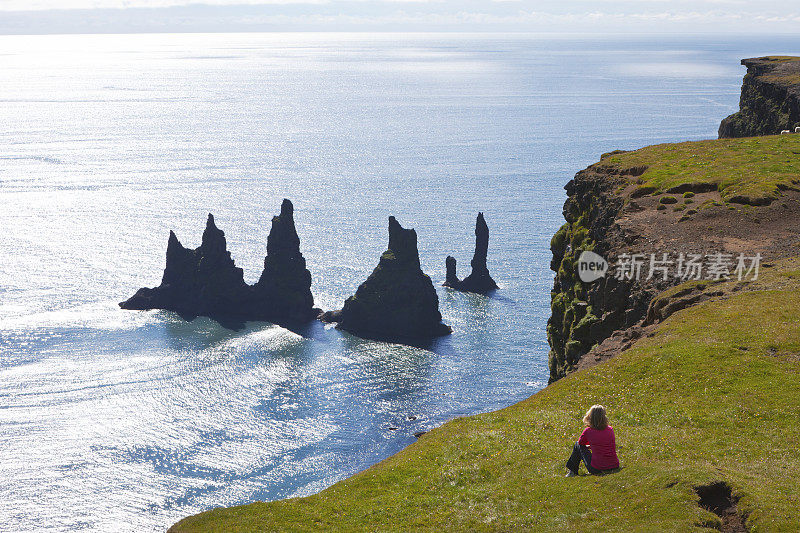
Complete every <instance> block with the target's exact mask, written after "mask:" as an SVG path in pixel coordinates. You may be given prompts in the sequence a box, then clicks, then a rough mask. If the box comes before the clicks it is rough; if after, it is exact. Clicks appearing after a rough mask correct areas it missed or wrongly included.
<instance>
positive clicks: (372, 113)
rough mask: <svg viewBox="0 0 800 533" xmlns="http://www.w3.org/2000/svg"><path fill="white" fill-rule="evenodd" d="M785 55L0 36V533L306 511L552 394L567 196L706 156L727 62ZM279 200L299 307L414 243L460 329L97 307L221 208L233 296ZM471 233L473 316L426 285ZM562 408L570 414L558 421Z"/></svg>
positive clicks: (746, 49) (333, 39) (321, 39)
mask: <svg viewBox="0 0 800 533" xmlns="http://www.w3.org/2000/svg"><path fill="white" fill-rule="evenodd" d="M793 52H794V53H797V52H800V40H798V39H796V38H788V37H780V36H778V37H771V38H769V39H768V38H756V37H753V38H732V37H716V38H715V37H686V36H683V37H658V38H656V37H641V36H640V37H615V36H576V35H518V36H515V35H511V36H498V35H455V34H447V35H400V34H214V35H191V34H188V35H116V36H114V35H97V36H31V37H27V36H15V37H0V101H1V103H0V235H2V236H1V237H0V258H2V259H1V260H2V269H0V479H2V480H3V482H2V483H0V501H2V502H3V504H2V505H0V524H2V525H3V527H2V528H0V529H3V530H5V528H8V530H9V531H12V530H13V531H32V530H42V529H47V530H50V531H74V530H93V531H112V530H113V531H159V530H163V529H165V528H166V527H168V526H169V525H170V524H172V523H173V522H175V521H177V520H178V519H180V518H182V517H184V516H186V515H189V514H192V513H196V512H199V511H203V510H206V509H209V508H212V507H214V506H219V505H225V506H229V505H237V504H243V503H247V502H251V501H255V500H273V499H278V498H285V497H288V496H297V495H304V494H309V493H312V492H315V491H319V490H321V489H323V488H325V487H326V486H329V485H331V484H332V483H335V482H336V481H338V480H341V479H343V478H345V477H347V476H349V475H351V474H353V473H355V472H358V471H360V470H363V469H364V468H366V467H368V466H370V465H372V464H374V463H376V462H378V461H379V460H381V459H383V458H385V457H387V456H389V455H391V454H392V453H394V452H397V451H398V450H400V449H401V448H403V447H404V446H407V445H409V444H411V443H412V442H414V440H415V438H414V436H413V435H414V433H415V432H419V431H425V430H428V429H430V428H434V427H436V426H439V425H441V424H443V423H444V422H446V421H447V420H449V419H452V418H454V417H458V416H464V415H469V414H473V413H478V412H484V411H489V410H493V409H498V408H501V407H503V406H507V405H509V404H511V403H514V402H516V401H518V400H521V399H523V398H526V397H528V396H529V395H531V394H533V393H534V392H536V391H537V390H539V389H541V388H542V387H544V386H545V385H546V383H547V378H548V369H547V353H548V346H547V338H546V331H545V326H546V322H547V318H548V316H549V314H550V312H549V299H550V288H551V285H552V273H551V272H550V270H549V263H550V250H549V242H550V237H551V236H552V234H553V233H554V232H555V231H556V229H558V227H559V226H560V225H561V224H562V222H563V220H562V215H561V206H562V203H563V201H564V198H565V196H564V191H563V186H564V184H565V183H566V182H567V181H568V180H569V179H570V178H571V176H572V175H573V174H574V173H575V172H577V171H578V170H580V169H582V168H584V167H585V166H587V165H588V164H591V163H593V162H595V161H597V160H598V159H599V156H600V154H602V153H603V152H608V151H611V150H614V149H633V148H637V147H640V146H643V145H647V144H652V143H660V142H673V141H683V140H692V139H706V138H714V137H715V136H716V129H717V126H718V124H719V121H720V119H722V118H723V117H724V116H726V115H728V114H729V113H731V112H733V111H734V110H735V109H736V108H737V103H738V93H739V87H740V83H741V77H742V75H743V73H744V69H743V68H742V67H741V66H740V65H739V63H738V61H739V59H740V58H742V57H749V56H756V55H762V54H768V53H793ZM283 198H290V199H291V200H292V201H293V202H294V205H295V219H296V222H297V230H298V233H299V235H300V239H301V249H302V252H303V254H304V255H305V257H306V259H307V261H308V268H309V269H310V270H311V273H312V276H313V287H312V290H313V292H314V296H315V298H316V303H317V305H319V306H320V307H322V308H324V309H338V308H340V307H341V305H342V302H343V301H344V299H345V298H346V297H348V296H349V295H350V294H352V293H353V292H354V291H355V289H356V287H357V286H358V284H359V283H360V282H361V281H363V280H364V279H365V278H366V277H367V276H368V275H369V273H370V272H371V270H372V268H374V266H375V265H376V264H377V261H378V258H379V255H380V254H381V252H382V251H383V250H384V249H385V248H386V244H387V217H388V216H389V215H394V216H396V217H397V218H398V220H399V221H400V222H401V224H403V225H404V226H405V227H413V228H415V229H416V231H417V234H418V237H419V251H420V259H421V263H422V268H423V269H424V271H425V272H426V273H428V274H430V276H431V279H432V280H433V282H434V284H435V285H436V286H437V290H438V292H439V299H440V309H441V312H442V315H443V316H444V320H445V322H446V323H448V324H450V325H451V326H452V327H453V334H452V336H450V337H447V338H443V339H441V340H440V341H438V342H436V343H435V344H434V345H433V346H432V347H431V349H430V350H422V349H418V348H412V347H408V346H401V345H395V344H386V343H381V342H372V341H366V340H362V339H359V338H356V337H353V336H351V335H348V334H346V333H342V332H340V331H338V330H336V329H331V328H329V327H326V326H323V325H321V324H319V325H316V326H314V327H313V328H312V329H311V331H310V332H309V334H308V335H307V336H305V337H302V336H299V335H297V334H295V333H292V332H290V331H287V330H285V329H283V328H280V327H277V326H274V325H270V324H265V323H248V324H247V326H246V327H245V328H244V329H243V330H241V331H231V330H228V329H225V328H223V327H221V326H220V325H218V324H216V323H215V322H213V321H211V320H209V319H206V318H198V319H196V320H195V321H193V322H185V321H183V320H182V319H180V318H179V317H177V316H176V315H174V314H172V313H168V312H130V311H122V310H120V309H119V308H118V307H117V302H119V301H121V300H124V299H126V298H128V297H129V296H131V295H132V294H133V293H134V292H135V290H136V289H137V288H139V287H141V286H154V285H157V284H158V283H159V281H160V277H161V271H162V269H163V267H164V252H165V249H166V243H167V236H168V232H169V230H170V229H173V230H175V232H176V233H177V235H178V237H179V238H180V239H181V241H182V242H183V243H184V245H186V246H189V247H195V246H198V245H199V242H200V237H201V234H202V231H203V227H204V223H205V218H206V215H207V213H209V212H211V213H213V214H214V215H215V217H216V221H217V224H218V225H219V227H220V228H221V229H223V230H224V231H225V234H226V237H227V239H228V246H229V249H230V251H231V252H232V255H233V257H234V259H235V260H236V263H237V265H238V266H240V267H242V268H244V272H245V279H246V280H248V281H249V282H254V281H255V280H256V279H257V278H258V275H259V274H260V271H261V268H262V264H263V263H262V262H263V258H264V254H265V252H266V238H267V234H268V232H269V227H270V220H271V217H272V216H273V215H275V214H277V213H278V210H279V206H280V203H281V200H282V199H283ZM479 211H482V212H483V213H484V214H485V216H486V220H487V222H488V224H489V228H490V230H491V237H490V242H489V262H488V264H489V269H490V271H491V273H492V275H493V276H494V278H495V279H496V280H497V282H498V283H499V285H500V286H501V289H500V290H499V291H498V292H497V293H496V294H495V295H493V296H491V297H483V296H478V295H473V294H463V293H457V292H452V291H450V290H446V289H442V288H441V287H440V285H441V283H442V282H443V281H444V273H445V269H444V261H445V257H446V256H447V255H453V256H455V257H456V258H457V259H458V261H459V274H460V275H461V276H462V277H463V276H465V275H467V274H468V273H469V260H470V258H471V254H472V251H473V246H474V233H473V231H474V223H475V216H476V215H477V213H478V212H479ZM576 416H577V415H576Z"/></svg>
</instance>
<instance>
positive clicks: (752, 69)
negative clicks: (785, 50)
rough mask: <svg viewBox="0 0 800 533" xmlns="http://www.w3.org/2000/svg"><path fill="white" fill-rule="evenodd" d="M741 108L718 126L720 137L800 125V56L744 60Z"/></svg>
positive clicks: (768, 133) (752, 134) (746, 134)
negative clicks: (744, 70)
mask: <svg viewBox="0 0 800 533" xmlns="http://www.w3.org/2000/svg"><path fill="white" fill-rule="evenodd" d="M742 65H744V66H746V67H747V74H745V76H744V82H743V84H742V96H741V98H740V100H739V107H740V110H739V111H738V112H736V113H734V114H733V115H731V116H729V117H727V118H725V119H724V120H723V121H722V123H721V124H720V126H719V138H720V139H724V138H732V137H754V136H757V135H776V134H778V133H780V132H781V131H783V130H790V131H792V132H794V129H795V127H797V126H800V57H787V56H768V57H759V58H753V59H743V60H742Z"/></svg>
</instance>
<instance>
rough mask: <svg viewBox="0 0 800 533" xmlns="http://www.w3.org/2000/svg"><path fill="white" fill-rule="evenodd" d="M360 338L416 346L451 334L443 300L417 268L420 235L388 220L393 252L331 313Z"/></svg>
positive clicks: (388, 253)
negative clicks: (441, 309) (441, 310)
mask: <svg viewBox="0 0 800 533" xmlns="http://www.w3.org/2000/svg"><path fill="white" fill-rule="evenodd" d="M326 315H327V316H328V317H329V318H331V319H336V320H338V321H339V326H338V327H339V328H340V329H343V330H345V331H349V332H350V333H353V334H354V335H358V336H359V337H364V338H368V339H375V340H383V341H389V342H401V343H406V344H418V343H420V342H426V341H430V340H432V339H433V338H434V337H439V336H442V335H448V334H450V333H451V329H450V327H449V326H447V325H445V324H443V323H442V315H441V314H440V313H439V297H438V296H437V295H436V289H434V287H433V283H432V282H431V279H430V278H429V277H428V276H426V275H425V274H424V273H423V272H422V269H421V268H420V264H419V252H418V250H417V232H416V231H414V230H413V229H404V228H403V227H402V226H400V223H399V222H397V220H396V219H395V218H394V217H389V248H388V249H387V250H386V251H385V252H384V253H383V255H381V258H380V262H379V263H378V266H377V267H375V270H373V271H372V274H370V276H369V277H368V278H367V280H366V281H365V282H364V283H362V284H361V285H360V286H359V287H358V290H356V293H355V294H354V295H353V296H351V297H350V298H348V299H347V300H346V301H345V303H344V307H343V308H342V310H341V312H339V313H336V312H334V313H327V314H326Z"/></svg>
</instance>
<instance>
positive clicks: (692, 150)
mask: <svg viewBox="0 0 800 533" xmlns="http://www.w3.org/2000/svg"><path fill="white" fill-rule="evenodd" d="M799 155H800V135H771V136H764V137H750V138H744V139H719V140H710V141H693V142H683V143H674V144H657V145H654V146H648V147H645V148H642V149H639V150H636V151H633V152H626V153H622V154H617V155H610V156H608V157H606V158H604V159H603V160H602V162H601V163H599V165H602V166H611V167H616V168H619V169H629V168H636V167H642V166H646V167H647V170H646V171H645V172H644V174H642V175H641V176H640V177H639V178H638V179H639V181H640V185H639V187H640V188H644V189H645V190H647V189H652V190H653V191H654V194H660V193H664V192H666V191H667V190H669V189H672V188H674V187H678V186H680V185H685V184H709V185H710V186H713V187H715V188H716V189H717V190H719V192H720V194H721V196H722V199H723V200H725V201H729V202H735V203H744V204H753V205H763V204H767V203H769V202H771V201H773V200H774V199H776V198H778V197H779V196H780V191H781V189H798V188H800V157H799Z"/></svg>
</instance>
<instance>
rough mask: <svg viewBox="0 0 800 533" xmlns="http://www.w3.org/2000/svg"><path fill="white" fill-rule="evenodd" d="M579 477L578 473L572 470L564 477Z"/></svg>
mask: <svg viewBox="0 0 800 533" xmlns="http://www.w3.org/2000/svg"><path fill="white" fill-rule="evenodd" d="M577 475H578V473H577V472H573V471H572V470H567V475H566V476H564V477H575V476H577Z"/></svg>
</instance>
